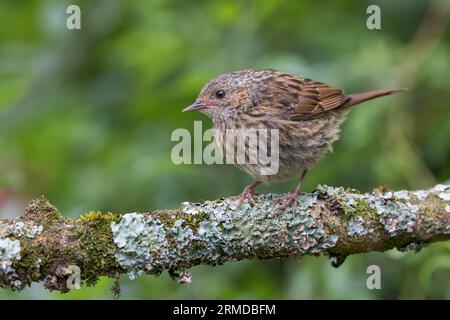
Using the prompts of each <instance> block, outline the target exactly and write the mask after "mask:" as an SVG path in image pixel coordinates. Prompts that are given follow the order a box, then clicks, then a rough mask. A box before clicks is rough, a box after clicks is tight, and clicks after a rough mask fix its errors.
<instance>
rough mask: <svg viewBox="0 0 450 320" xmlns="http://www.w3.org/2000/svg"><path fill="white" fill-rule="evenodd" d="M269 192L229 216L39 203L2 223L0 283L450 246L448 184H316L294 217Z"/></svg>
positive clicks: (63, 285)
mask: <svg viewBox="0 0 450 320" xmlns="http://www.w3.org/2000/svg"><path fill="white" fill-rule="evenodd" d="M278 203H279V200H277V196H276V195H274V194H267V195H261V196H259V197H257V198H256V199H255V201H254V203H245V204H244V205H243V206H242V208H241V209H240V210H239V211H236V204H237V202H236V201H235V200H232V199H230V198H225V199H219V200H215V201H206V202H203V203H188V202H185V203H183V204H182V205H181V207H180V208H179V209H177V210H157V211H152V212H148V213H127V214H124V215H119V214H115V213H101V212H88V213H86V214H84V215H82V216H81V217H80V218H79V219H77V220H73V219H70V218H67V217H64V216H62V215H61V214H60V213H59V212H58V210H57V209H56V208H55V207H54V206H52V205H51V204H50V203H49V202H48V201H47V200H46V199H45V198H43V197H42V198H40V199H36V200H33V201H31V202H30V204H29V205H28V206H27V208H26V212H25V214H24V215H23V216H21V217H18V218H16V219H15V220H13V221H10V220H0V286H2V287H4V288H9V289H12V290H21V289H23V288H24V287H25V286H27V285H30V284H31V283H32V282H34V281H42V280H44V286H45V287H46V288H48V289H50V290H59V291H61V292H66V291H68V290H69V289H71V288H73V287H74V286H76V285H77V284H78V282H77V281H78V280H81V281H82V282H85V283H87V284H88V285H93V284H95V282H96V280H97V279H98V277H100V276H109V277H116V278H117V277H118V276H119V275H120V274H121V273H128V275H129V276H130V278H134V277H136V276H138V275H140V274H142V273H147V274H154V275H158V274H160V273H161V272H162V271H164V270H169V273H170V274H171V275H172V276H173V277H175V278H177V279H178V280H179V281H180V282H189V281H190V275H189V274H188V273H187V272H186V270H187V269H188V268H190V267H192V266H195V265H199V264H208V265H217V264H222V263H224V262H227V261H235V260H242V259H254V258H261V259H268V258H283V257H290V256H297V257H298V256H302V255H307V254H308V255H322V254H326V255H329V256H330V257H332V263H333V264H334V265H335V266H338V265H339V264H341V263H342V262H343V260H344V259H345V257H346V256H347V255H350V254H355V253H362V252H368V251H385V250H388V249H392V248H399V249H414V250H418V249H420V248H421V247H423V246H424V245H427V244H429V243H432V242H436V241H445V240H449V239H450V224H449V220H450V186H446V185H437V186H435V187H434V188H432V189H429V190H419V191H398V192H390V191H387V190H380V189H378V190H375V191H373V192H372V193H369V194H360V193H358V192H357V191H355V190H344V189H343V188H333V187H327V186H319V187H318V188H317V190H316V191H314V192H313V193H311V194H302V195H301V197H300V204H299V206H298V208H297V211H296V212H295V214H293V213H292V212H291V209H290V208H288V209H287V210H286V211H284V212H277V210H276V206H277V204H278Z"/></svg>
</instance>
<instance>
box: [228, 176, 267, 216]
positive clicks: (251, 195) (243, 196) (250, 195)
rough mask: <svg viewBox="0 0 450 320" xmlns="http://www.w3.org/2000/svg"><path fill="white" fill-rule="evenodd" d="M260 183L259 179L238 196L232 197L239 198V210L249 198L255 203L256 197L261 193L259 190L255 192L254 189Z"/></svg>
mask: <svg viewBox="0 0 450 320" xmlns="http://www.w3.org/2000/svg"><path fill="white" fill-rule="evenodd" d="M259 185H260V182H259V181H257V182H255V183H253V184H251V185H248V186H246V187H245V188H244V191H242V193H241V194H240V195H238V196H234V197H231V199H233V200H239V203H238V205H237V207H236V210H239V209H240V208H241V206H242V205H243V204H244V201H245V199H248V200H249V201H250V202H252V203H253V204H254V203H255V200H254V198H255V197H257V196H258V195H259V193H258V192H255V191H254V189H255V188H256V187H257V186H259Z"/></svg>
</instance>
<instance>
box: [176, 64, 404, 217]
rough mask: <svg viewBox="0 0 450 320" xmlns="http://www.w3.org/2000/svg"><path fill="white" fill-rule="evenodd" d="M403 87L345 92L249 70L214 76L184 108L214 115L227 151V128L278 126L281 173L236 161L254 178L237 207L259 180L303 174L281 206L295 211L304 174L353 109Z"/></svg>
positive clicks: (329, 147) (328, 148) (272, 72)
mask: <svg viewBox="0 0 450 320" xmlns="http://www.w3.org/2000/svg"><path fill="white" fill-rule="evenodd" d="M401 90H403V89H380V90H374V91H369V92H364V93H358V94H350V95H347V94H345V93H344V92H343V91H342V90H340V89H337V88H334V87H332V86H330V85H327V84H325V83H321V82H317V81H314V80H311V79H306V78H302V77H299V76H295V75H291V74H287V73H282V72H278V71H275V70H261V71H255V70H251V69H246V70H241V71H235V72H230V73H226V74H223V75H220V76H218V77H217V78H215V79H212V80H211V81H209V82H208V83H207V84H206V85H205V86H204V87H203V89H202V90H201V92H200V94H199V96H198V98H197V100H196V102H195V103H194V104H193V105H191V106H189V107H187V108H185V109H184V110H183V111H194V110H200V111H201V112H203V113H204V114H206V115H207V116H208V117H210V118H211V119H212V121H213V126H214V128H215V129H216V131H215V141H216V143H217V144H218V146H219V148H220V149H222V150H224V152H225V153H228V152H229V151H230V150H225V149H226V148H225V146H224V136H225V130H227V129H278V130H279V170H278V173H276V174H274V175H262V174H261V167H262V166H263V165H262V164H261V163H256V164H248V163H246V164H239V165H237V166H238V167H239V168H240V169H242V170H243V171H245V172H246V173H247V174H249V175H250V176H252V177H253V178H254V179H255V180H256V182H255V183H253V184H252V185H249V186H247V187H246V188H245V189H244V191H243V192H242V194H241V196H240V202H239V205H241V204H242V202H243V201H244V200H245V199H246V198H250V199H251V198H252V196H253V189H254V188H256V187H257V186H258V185H260V184H261V183H270V182H281V181H285V180H289V179H292V178H295V177H300V183H299V184H298V186H297V188H296V189H295V191H294V192H293V193H292V194H291V195H290V196H289V197H288V198H287V199H286V201H285V202H284V204H283V205H282V206H281V207H280V208H282V209H284V208H286V207H287V206H288V205H290V204H291V203H292V204H293V210H295V209H296V203H297V199H298V195H299V193H300V191H301V184H302V181H303V178H304V176H305V174H306V172H307V171H308V170H310V169H311V168H312V167H313V166H314V165H315V164H316V163H317V162H318V161H319V160H320V159H322V158H323V156H324V155H325V154H326V153H327V152H329V151H331V150H332V144H333V142H335V141H336V140H337V139H338V138H339V133H340V130H341V124H342V123H343V121H344V120H345V118H346V115H347V114H348V112H349V107H352V106H354V105H357V104H359V103H362V102H365V101H367V100H371V99H374V98H378V97H381V96H385V95H389V94H392V93H395V92H398V91H401ZM228 149H229V148H228ZM251 151H252V150H251V147H250V152H251ZM253 151H254V150H253ZM246 156H248V155H247V154H246Z"/></svg>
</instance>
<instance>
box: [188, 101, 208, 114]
mask: <svg viewBox="0 0 450 320" xmlns="http://www.w3.org/2000/svg"><path fill="white" fill-rule="evenodd" d="M205 107H206V106H205V105H204V104H202V103H201V102H194V103H193V104H191V105H190V106H189V107H186V108H184V109H183V112H187V111H198V110H201V109H204V108H205Z"/></svg>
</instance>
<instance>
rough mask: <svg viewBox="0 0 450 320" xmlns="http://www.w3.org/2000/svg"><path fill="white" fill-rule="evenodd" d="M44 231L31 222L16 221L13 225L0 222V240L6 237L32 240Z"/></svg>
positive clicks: (41, 227)
mask: <svg viewBox="0 0 450 320" xmlns="http://www.w3.org/2000/svg"><path fill="white" fill-rule="evenodd" d="M42 230H44V227H43V226H41V225H37V224H35V223H34V222H33V221H20V220H19V221H17V222H14V223H1V222H0V238H1V237H6V236H15V237H22V236H26V237H28V238H34V237H35V236H36V235H38V234H40V233H41V232H42Z"/></svg>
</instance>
